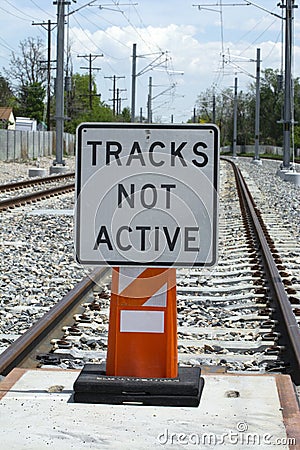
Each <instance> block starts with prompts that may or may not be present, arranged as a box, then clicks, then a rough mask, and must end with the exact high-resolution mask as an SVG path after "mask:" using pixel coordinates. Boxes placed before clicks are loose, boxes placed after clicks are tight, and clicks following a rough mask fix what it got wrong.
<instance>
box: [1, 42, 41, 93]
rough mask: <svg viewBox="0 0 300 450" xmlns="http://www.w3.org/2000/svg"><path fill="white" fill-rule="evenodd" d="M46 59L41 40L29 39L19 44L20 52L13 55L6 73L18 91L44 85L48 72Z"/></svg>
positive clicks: (5, 70)
mask: <svg viewBox="0 0 300 450" xmlns="http://www.w3.org/2000/svg"><path fill="white" fill-rule="evenodd" d="M44 59H45V47H44V44H43V41H42V40H41V39H40V38H36V39H35V38H33V37H29V38H27V39H25V40H24V41H20V43H19V52H18V54H16V53H15V52H12V53H11V59H10V62H9V68H8V69H4V72H5V74H6V76H7V77H8V79H9V80H11V82H12V83H13V84H14V83H15V84H16V89H17V90H18V89H19V88H21V87H23V86H27V85H28V84H32V83H42V84H44V83H45V82H46V79H47V72H46V70H45V67H44V66H43V63H42V61H43V60H44Z"/></svg>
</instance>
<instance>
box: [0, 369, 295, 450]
mask: <svg viewBox="0 0 300 450" xmlns="http://www.w3.org/2000/svg"><path fill="white" fill-rule="evenodd" d="M77 376H78V371H59V370H30V371H26V370H23V369H15V370H14V371H13V372H11V374H10V375H9V376H8V377H6V378H5V379H4V380H3V381H2V382H1V383H0V397H1V396H2V399H1V400H0V417H1V419H0V442H1V445H4V444H5V445H4V447H3V448H6V449H10V450H13V449H20V450H21V449H22V450H24V449H30V450H35V449H36V450H42V449H46V448H47V449H49V448H52V449H55V450H60V449H61V450H69V449H76V450H80V449H99V448H111V449H114V450H115V449H122V450H125V449H128V450H129V449H130V450H132V449H137V450H143V449H153V448H166V449H171V448H172V449H179V448H195V447H196V448H200V449H201V450H206V449H211V448H217V449H224V450H230V449H241V448H243V449H264V450H267V449H270V448H275V447H276V449H288V448H294V449H296V448H299V447H298V446H290V447H289V445H288V439H292V438H295V439H296V438H297V437H298V438H299V442H298V444H299V445H300V436H299V434H298V435H296V433H297V432H298V433H299V409H298V406H297V402H296V400H295V397H294V396H293V388H292V384H291V382H290V378H289V377H288V376H286V375H280V376H275V375H254V376H251V375H242V376H240V375H229V374H214V375H204V378H205V387H204V391H203V395H202V399H201V401H200V406H199V407H198V408H187V407H180V408H172V407H154V406H136V405H126V406H125V405H123V406H111V405H97V404H92V405H87V404H80V403H76V404H75V403H73V402H72V392H73V383H74V381H75V379H76V378H77ZM278 386H279V387H278ZM295 402H296V403H295ZM297 430H298V431H297ZM291 433H294V436H292V435H291ZM290 443H292V441H290Z"/></svg>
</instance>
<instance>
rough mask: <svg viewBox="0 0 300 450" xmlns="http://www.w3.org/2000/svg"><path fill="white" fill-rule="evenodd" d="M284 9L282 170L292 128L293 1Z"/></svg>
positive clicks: (288, 156)
mask: <svg viewBox="0 0 300 450" xmlns="http://www.w3.org/2000/svg"><path fill="white" fill-rule="evenodd" d="M280 7H281V8H285V73H284V107H283V169H289V168H290V159H291V128H292V118H293V115H292V42H293V27H292V25H293V19H294V17H293V9H294V8H297V6H296V5H294V0H286V3H285V4H284V3H283V0H282V4H281V5H280Z"/></svg>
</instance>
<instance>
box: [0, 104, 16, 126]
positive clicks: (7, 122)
mask: <svg viewBox="0 0 300 450" xmlns="http://www.w3.org/2000/svg"><path fill="white" fill-rule="evenodd" d="M15 128H16V121H15V117H14V114H13V110H12V108H9V107H0V129H3V130H15Z"/></svg>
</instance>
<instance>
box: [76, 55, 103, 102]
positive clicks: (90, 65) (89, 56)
mask: <svg viewBox="0 0 300 450" xmlns="http://www.w3.org/2000/svg"><path fill="white" fill-rule="evenodd" d="M102 56H103V54H101V55H92V54H91V53H90V54H89V55H77V57H78V58H84V59H86V60H88V62H89V67H80V69H88V71H89V98H90V109H91V110H92V109H93V102H92V98H93V70H101V68H100V67H93V61H95V59H96V58H100V57H102Z"/></svg>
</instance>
